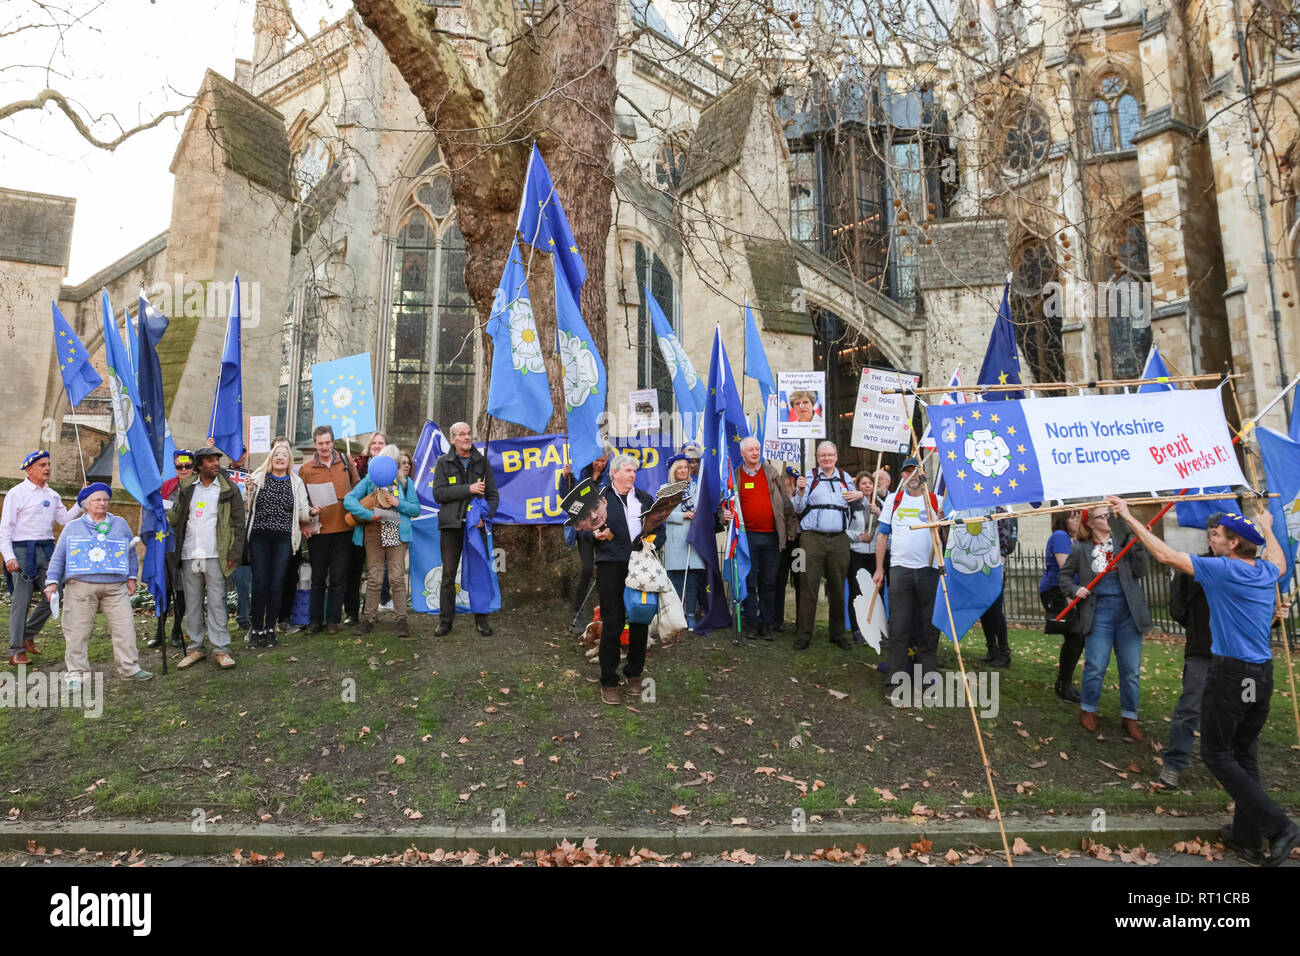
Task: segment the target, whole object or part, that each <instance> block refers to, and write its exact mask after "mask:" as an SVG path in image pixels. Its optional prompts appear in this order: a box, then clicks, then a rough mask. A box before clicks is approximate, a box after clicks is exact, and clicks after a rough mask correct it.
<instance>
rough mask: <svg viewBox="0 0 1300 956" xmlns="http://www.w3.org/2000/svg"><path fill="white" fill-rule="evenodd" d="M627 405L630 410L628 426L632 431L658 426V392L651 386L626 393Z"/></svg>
mask: <svg viewBox="0 0 1300 956" xmlns="http://www.w3.org/2000/svg"><path fill="white" fill-rule="evenodd" d="M627 406H628V410H629V411H630V412H631V416H630V419H629V421H630V425H629V428H630V429H631V430H632V431H634V432H641V431H647V430H650V429H657V428H658V427H659V392H658V390H657V389H653V388H638V389H635V390H633V391H631V392H628V393H627Z"/></svg>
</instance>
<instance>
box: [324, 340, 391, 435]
mask: <svg viewBox="0 0 1300 956" xmlns="http://www.w3.org/2000/svg"><path fill="white" fill-rule="evenodd" d="M311 383H312V390H313V394H314V398H315V401H313V402H312V424H314V425H329V426H330V427H331V428H333V429H334V437H336V438H349V437H351V436H353V435H364V434H365V433H366V432H372V431H374V430H375V428H377V427H378V426H377V425H376V423H375V393H374V389H373V388H372V387H371V378H370V353H369V352H362V353H360V354H358V355H347V356H344V357H343V358H340V359H334V360H333V361H331V362H317V363H316V364H315V365H313V366H312V367H311Z"/></svg>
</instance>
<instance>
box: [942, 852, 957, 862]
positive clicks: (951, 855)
mask: <svg viewBox="0 0 1300 956" xmlns="http://www.w3.org/2000/svg"><path fill="white" fill-rule="evenodd" d="M943 858H944V859H945V860H947V861H948V862H949V863H960V862H961V854H960V853H958V852H957V851H956V850H949V851H948V852H947V853H945V854H944V855H943Z"/></svg>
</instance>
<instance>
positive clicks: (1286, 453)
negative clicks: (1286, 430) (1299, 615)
mask: <svg viewBox="0 0 1300 956" xmlns="http://www.w3.org/2000/svg"><path fill="white" fill-rule="evenodd" d="M1255 437H1256V438H1257V439H1258V441H1259V454H1260V457H1261V458H1263V459H1264V476H1265V477H1266V478H1267V479H1268V490H1269V492H1270V493H1276V494H1277V496H1278V497H1276V498H1269V499H1268V510H1269V511H1271V512H1272V513H1273V535H1274V536H1275V537H1276V538H1277V540H1278V543H1279V544H1280V545H1282V564H1283V567H1282V568H1281V571H1282V577H1281V578H1280V579H1279V582H1278V583H1279V584H1280V586H1281V588H1282V590H1283V591H1287V590H1290V588H1291V575H1292V574H1293V573H1294V572H1295V562H1296V557H1297V551H1300V443H1296V442H1293V441H1292V440H1291V439H1290V438H1288V437H1287V436H1286V435H1283V434H1282V433H1281V432H1275V431H1273V429H1271V428H1263V427H1259V428H1256V429H1255Z"/></svg>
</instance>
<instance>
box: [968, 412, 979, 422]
mask: <svg viewBox="0 0 1300 956" xmlns="http://www.w3.org/2000/svg"><path fill="white" fill-rule="evenodd" d="M970 417H971V418H973V419H975V420H976V421H979V418H980V413H979V409H975V410H974V411H972V412H971V413H970Z"/></svg>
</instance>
